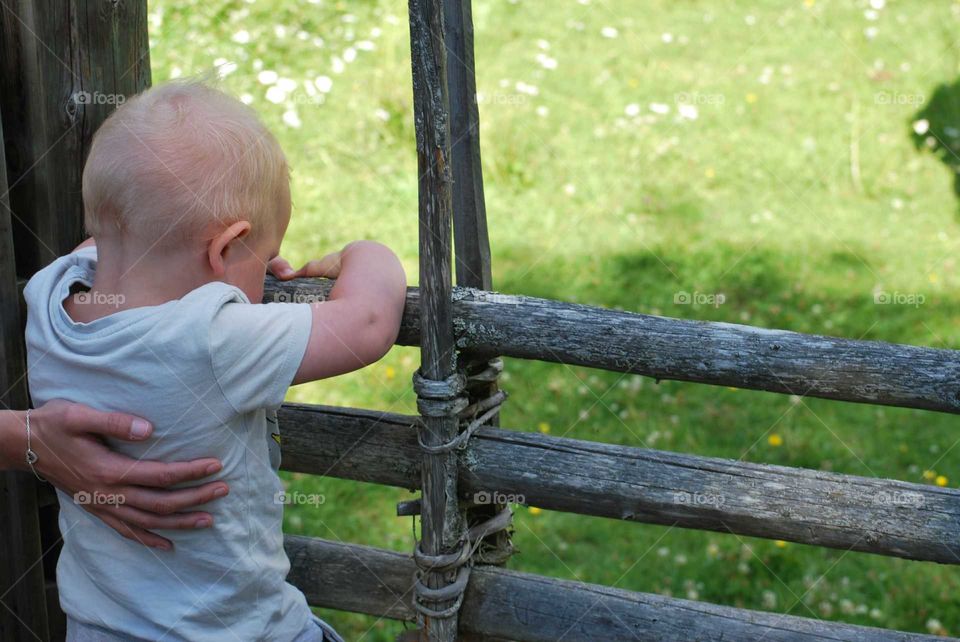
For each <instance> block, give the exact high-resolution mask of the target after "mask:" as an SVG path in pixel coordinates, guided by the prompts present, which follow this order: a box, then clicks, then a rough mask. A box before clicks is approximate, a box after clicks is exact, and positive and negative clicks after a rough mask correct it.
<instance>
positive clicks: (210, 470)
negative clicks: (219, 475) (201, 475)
mask: <svg viewBox="0 0 960 642" xmlns="http://www.w3.org/2000/svg"><path fill="white" fill-rule="evenodd" d="M219 471H220V464H210V465H209V466H207V474H208V475H212V474H213V473H216V472H219Z"/></svg>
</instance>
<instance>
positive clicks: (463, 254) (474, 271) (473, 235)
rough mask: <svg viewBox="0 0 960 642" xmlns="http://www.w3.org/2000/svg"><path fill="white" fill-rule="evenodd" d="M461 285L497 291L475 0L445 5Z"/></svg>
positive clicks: (454, 197) (457, 267)
mask: <svg viewBox="0 0 960 642" xmlns="http://www.w3.org/2000/svg"><path fill="white" fill-rule="evenodd" d="M444 26H445V28H446V32H445V41H446V47H447V86H448V87H449V94H450V137H451V139H452V141H453V144H452V147H451V158H452V159H453V160H452V175H453V225H454V239H455V246H456V272H457V285H462V286H467V287H473V288H479V289H482V290H492V289H493V283H492V279H491V275H490V240H489V238H488V236H487V212H486V203H485V201H484V195H483V171H482V169H481V167H480V114H479V111H478V108H477V100H476V95H477V79H476V69H475V64H474V48H473V12H472V10H471V0H447V1H446V2H444Z"/></svg>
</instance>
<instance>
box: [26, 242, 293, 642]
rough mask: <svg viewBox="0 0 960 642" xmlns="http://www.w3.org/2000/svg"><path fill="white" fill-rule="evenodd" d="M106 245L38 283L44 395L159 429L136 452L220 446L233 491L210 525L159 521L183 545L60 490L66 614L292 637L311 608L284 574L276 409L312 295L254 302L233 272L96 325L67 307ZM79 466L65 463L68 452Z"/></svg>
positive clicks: (150, 627)
mask: <svg viewBox="0 0 960 642" xmlns="http://www.w3.org/2000/svg"><path fill="white" fill-rule="evenodd" d="M95 269H96V250H95V249H94V248H85V249H83V250H81V251H79V252H76V253H74V254H71V255H69V256H65V257H62V258H60V259H57V260H56V261H54V262H53V263H52V264H51V265H49V266H48V267H47V268H45V269H43V270H41V271H40V272H38V273H37V274H36V275H35V276H34V277H33V278H32V279H31V280H30V282H29V283H28V284H27V287H26V290H25V291H24V296H25V298H26V300H27V306H28V311H29V313H28V317H27V331H26V340H27V357H28V368H29V369H28V372H29V382H30V393H31V395H32V397H33V402H34V404H35V405H38V406H39V405H40V404H43V403H45V402H47V401H49V400H51V399H55V398H61V399H67V400H70V401H76V402H82V403H84V404H87V405H89V406H92V407H93V408H97V409H99V410H104V411H121V412H127V413H131V414H134V415H138V416H140V417H143V418H145V419H147V420H149V421H151V422H152V423H153V425H154V433H153V435H152V436H151V438H150V439H148V440H146V441H144V442H137V443H131V442H125V441H118V440H110V446H111V447H113V448H114V449H115V450H117V451H119V452H121V453H123V454H126V455H129V456H131V457H134V458H143V459H156V460H161V461H173V460H188V459H193V458H198V457H217V458H219V459H220V460H221V461H222V462H223V470H222V471H221V472H220V473H218V474H217V475H216V476H215V477H214V478H216V479H220V480H223V481H225V482H227V483H228V484H229V485H230V494H229V495H227V496H226V497H224V498H221V499H219V500H217V501H215V502H212V503H210V504H208V505H205V506H202V507H200V510H205V511H208V512H209V513H210V514H211V515H213V519H214V524H213V526H212V527H211V528H207V529H197V530H161V531H156V532H158V533H159V534H161V535H163V536H164V537H167V538H168V539H170V540H171V541H172V542H173V543H174V549H173V551H169V552H168V551H163V550H159V549H155V548H148V547H145V546H143V545H141V544H138V543H136V542H133V541H131V540H128V539H125V538H124V537H122V536H120V535H119V534H118V533H116V532H115V531H114V530H113V529H111V528H110V527H108V526H107V525H106V524H104V523H103V522H102V521H100V520H99V519H98V518H96V517H94V516H92V515H90V514H89V513H88V512H87V511H85V510H84V509H83V507H82V506H81V505H79V504H78V503H77V501H111V498H105V497H97V496H90V495H88V496H86V497H84V496H79V497H77V498H75V497H70V496H68V495H66V494H65V493H63V492H61V491H58V493H57V494H58V496H59V499H60V532H61V534H62V535H63V551H62V552H61V554H60V561H59V562H58V564H57V584H58V587H59V590H60V604H61V606H62V607H63V610H64V611H65V612H66V613H67V614H68V615H70V616H71V617H73V618H75V619H77V620H79V621H81V622H86V623H89V624H94V625H97V626H101V627H104V628H107V629H111V630H114V631H117V632H119V633H122V634H127V635H130V636H135V637H138V638H144V639H150V640H159V639H163V640H170V641H172V640H191V641H192V640H217V641H220V640H234V639H236V640H243V641H247V640H276V641H280V642H286V641H289V640H293V639H294V638H295V637H296V635H297V634H298V633H299V632H300V631H301V630H302V629H303V628H304V626H305V625H306V624H307V622H308V621H309V620H310V618H311V613H310V610H309V608H308V606H307V602H306V599H305V598H304V596H303V594H302V593H300V591H299V590H297V589H296V588H294V587H293V586H292V585H290V584H288V583H287V582H286V581H285V578H286V575H287V572H288V571H289V569H290V562H289V560H288V559H287V556H286V554H285V552H284V550H283V533H282V531H281V527H282V520H283V503H282V499H280V500H278V493H280V492H281V491H282V489H283V487H282V484H281V482H280V479H279V477H278V476H277V473H276V470H277V467H278V466H279V454H280V453H279V433H278V430H277V424H276V408H277V407H278V406H279V405H280V404H281V403H282V401H283V398H284V395H285V393H286V390H287V387H288V386H289V385H290V383H291V382H292V380H293V377H294V375H295V374H296V371H297V369H298V367H299V365H300V362H301V360H302V358H303V355H304V352H305V350H306V346H307V341H308V339H309V335H310V328H311V323H312V316H311V310H310V306H309V304H290V303H270V304H259V303H258V304H251V303H250V301H249V299H247V297H246V295H244V293H243V292H242V291H241V290H240V289H238V288H236V287H233V286H231V285H227V284H226V283H221V282H214V283H208V284H206V285H204V286H202V287H199V288H197V289H195V290H193V291H192V292H190V293H189V294H187V295H185V296H184V297H183V298H181V299H178V300H174V301H169V302H167V303H164V304H161V305H157V306H148V307H141V308H134V309H130V310H120V311H118V312H117V313H115V314H111V315H109V316H106V317H103V318H100V319H97V320H95V321H92V322H90V323H77V322H75V321H73V320H72V319H71V318H70V317H69V315H67V313H66V311H65V310H64V309H63V305H62V302H63V300H64V299H65V298H67V296H68V294H69V292H70V288H71V285H73V284H76V283H82V284H84V285H86V286H88V287H89V286H90V285H91V284H92V282H93V276H94V271H95ZM66 463H67V464H68V465H69V464H70V462H69V461H67V462H66Z"/></svg>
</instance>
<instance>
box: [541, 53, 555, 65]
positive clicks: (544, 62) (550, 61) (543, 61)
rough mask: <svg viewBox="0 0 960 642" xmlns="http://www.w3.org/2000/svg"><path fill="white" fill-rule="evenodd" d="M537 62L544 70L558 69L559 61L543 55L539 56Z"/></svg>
mask: <svg viewBox="0 0 960 642" xmlns="http://www.w3.org/2000/svg"><path fill="white" fill-rule="evenodd" d="M537 62H539V63H540V64H541V65H542V66H543V68H544V69H556V68H557V59H556V58H551V57H550V56H548V55H546V54H542V53H538V54H537Z"/></svg>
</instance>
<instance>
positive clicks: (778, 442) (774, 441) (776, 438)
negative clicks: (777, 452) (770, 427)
mask: <svg viewBox="0 0 960 642" xmlns="http://www.w3.org/2000/svg"><path fill="white" fill-rule="evenodd" d="M767 443H768V444H770V445H771V446H773V447H774V448H776V447H778V446H782V445H783V437H781V436H780V435H778V434H772V435H770V436H769V437H767Z"/></svg>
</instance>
